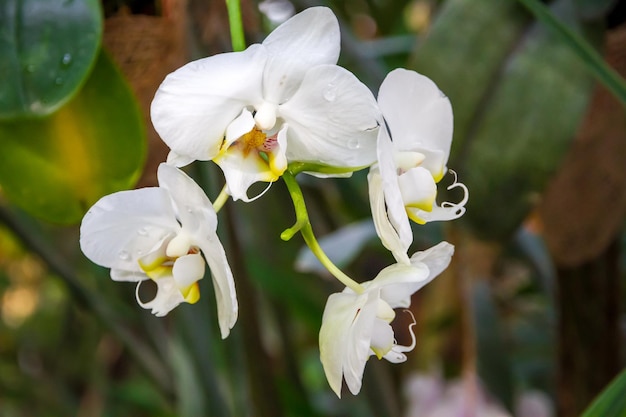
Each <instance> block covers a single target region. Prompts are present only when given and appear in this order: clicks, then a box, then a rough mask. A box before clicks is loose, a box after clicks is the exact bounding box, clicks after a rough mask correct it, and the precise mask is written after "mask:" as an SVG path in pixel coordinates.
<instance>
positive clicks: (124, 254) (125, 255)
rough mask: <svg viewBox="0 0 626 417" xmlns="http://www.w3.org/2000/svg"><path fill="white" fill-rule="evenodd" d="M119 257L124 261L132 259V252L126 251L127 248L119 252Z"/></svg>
mask: <svg viewBox="0 0 626 417" xmlns="http://www.w3.org/2000/svg"><path fill="white" fill-rule="evenodd" d="M117 256H119V258H120V259H121V260H122V261H127V260H129V259H130V254H129V253H128V252H126V251H125V250H121V251H120V253H118V255H117Z"/></svg>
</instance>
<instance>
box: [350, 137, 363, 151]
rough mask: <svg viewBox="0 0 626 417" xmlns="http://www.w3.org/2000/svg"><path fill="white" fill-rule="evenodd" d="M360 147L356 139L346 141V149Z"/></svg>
mask: <svg viewBox="0 0 626 417" xmlns="http://www.w3.org/2000/svg"><path fill="white" fill-rule="evenodd" d="M360 147H361V142H360V141H359V140H358V139H350V140H349V141H348V148H350V149H359V148H360Z"/></svg>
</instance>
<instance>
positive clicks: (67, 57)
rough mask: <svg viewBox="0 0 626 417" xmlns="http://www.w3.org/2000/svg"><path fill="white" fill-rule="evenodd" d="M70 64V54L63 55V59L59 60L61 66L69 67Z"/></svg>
mask: <svg viewBox="0 0 626 417" xmlns="http://www.w3.org/2000/svg"><path fill="white" fill-rule="evenodd" d="M71 62H72V54H70V53H69V52H68V53H66V54H64V55H63V58H61V63H62V64H63V65H69V64H71Z"/></svg>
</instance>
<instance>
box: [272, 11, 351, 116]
mask: <svg viewBox="0 0 626 417" xmlns="http://www.w3.org/2000/svg"><path fill="white" fill-rule="evenodd" d="M263 46H264V47H265V48H266V50H267V52H268V60H267V64H266V65H265V71H264V73H263V96H264V98H265V99H266V100H267V101H269V102H271V103H275V104H282V103H284V102H286V101H287V100H288V99H289V98H290V97H292V96H293V94H294V93H295V91H296V90H297V89H298V86H299V84H300V82H301V81H302V79H303V78H304V74H305V73H306V72H307V71H308V70H309V68H312V67H315V66H317V65H323V64H336V63H337V59H338V58H339V49H340V34H339V23H338V22H337V18H336V17H335V15H334V14H333V13H332V12H331V11H330V9H328V8H326V7H311V8H308V9H306V10H304V11H303V12H301V13H298V14H297V15H295V16H293V17H292V18H291V19H289V20H287V21H286V22H285V23H283V24H282V25H280V26H279V27H277V28H276V29H275V30H274V31H273V32H272V33H270V34H269V35H268V36H267V38H265V40H264V41H263Z"/></svg>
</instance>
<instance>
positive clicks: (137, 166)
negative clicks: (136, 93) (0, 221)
mask: <svg viewBox="0 0 626 417" xmlns="http://www.w3.org/2000/svg"><path fill="white" fill-rule="evenodd" d="M0 144H1V145H0V146H1V147H2V148H1V149H2V150H1V151H0V186H1V187H2V188H1V189H2V191H3V192H4V193H5V194H6V196H7V197H8V198H9V199H10V200H11V201H12V202H13V203H15V204H17V205H19V206H21V207H22V208H23V209H25V210H26V211H28V212H29V213H31V214H33V215H35V216H38V217H40V218H42V219H44V220H48V221H52V222H58V223H66V224H67V223H75V222H78V221H80V219H81V217H82V216H83V214H84V213H85V211H86V210H87V209H88V208H89V207H90V206H91V205H92V204H93V203H95V202H96V201H97V200H98V199H99V198H100V197H102V196H103V195H105V194H109V193H112V192H115V191H118V190H121V189H126V188H129V187H131V186H132V185H133V184H134V183H135V181H136V180H137V178H138V177H139V174H140V173H141V169H142V166H143V161H144V157H145V131H144V126H143V119H142V117H141V113H140V111H139V108H138V107H137V104H136V102H135V99H134V97H133V95H132V93H131V91H130V89H129V87H128V85H127V84H126V82H125V81H124V79H123V77H122V76H121V74H120V73H119V71H118V70H117V68H116V67H115V66H114V65H113V63H112V62H111V60H110V59H109V58H108V57H107V56H106V55H105V54H104V53H101V54H100V56H99V58H98V60H97V63H96V65H95V67H94V70H93V72H92V73H91V75H90V77H89V79H88V80H87V82H86V84H85V85H84V87H83V88H82V89H81V91H80V92H79V94H78V95H77V96H76V97H74V98H73V99H72V100H71V101H70V102H69V103H68V104H67V105H65V106H64V107H62V108H61V109H60V110H59V111H57V112H56V113H53V114H52V115H50V116H48V117H45V118H38V119H31V120H26V119H21V120H14V121H5V122H0Z"/></svg>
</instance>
